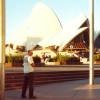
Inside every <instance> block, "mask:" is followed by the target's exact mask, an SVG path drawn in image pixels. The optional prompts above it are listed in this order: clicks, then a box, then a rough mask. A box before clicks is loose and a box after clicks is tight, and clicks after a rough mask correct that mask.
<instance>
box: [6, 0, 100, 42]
mask: <svg viewBox="0 0 100 100" xmlns="http://www.w3.org/2000/svg"><path fill="white" fill-rule="evenodd" d="M39 1H41V2H43V3H44V4H46V5H47V6H48V7H50V8H51V9H53V11H54V12H55V13H56V15H57V16H58V18H59V20H60V21H61V23H62V25H64V24H66V23H67V22H69V21H70V20H73V19H74V18H75V17H77V16H79V15H80V14H84V15H85V16H87V17H88V16H89V0H6V41H9V39H11V37H12V38H13V35H16V34H14V33H15V32H16V31H17V30H18V29H19V28H20V27H21V26H23V25H24V22H25V20H27V18H28V17H29V16H30V14H31V12H32V9H33V7H34V6H35V5H36V4H37V3H38V2H39ZM94 1H95V30H100V20H99V19H100V13H99V12H100V0H94ZM19 39H20V37H19Z"/></svg>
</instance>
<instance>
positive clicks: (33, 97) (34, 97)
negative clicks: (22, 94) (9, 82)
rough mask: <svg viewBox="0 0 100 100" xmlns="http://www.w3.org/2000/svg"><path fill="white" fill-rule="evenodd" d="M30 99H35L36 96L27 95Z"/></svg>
mask: <svg viewBox="0 0 100 100" xmlns="http://www.w3.org/2000/svg"><path fill="white" fill-rule="evenodd" d="M29 98H30V99H36V98H37V97H36V96H32V97H29Z"/></svg>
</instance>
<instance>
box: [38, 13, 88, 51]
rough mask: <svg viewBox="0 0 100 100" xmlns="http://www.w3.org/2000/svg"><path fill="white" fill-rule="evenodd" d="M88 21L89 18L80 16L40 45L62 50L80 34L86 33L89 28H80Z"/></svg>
mask: <svg viewBox="0 0 100 100" xmlns="http://www.w3.org/2000/svg"><path fill="white" fill-rule="evenodd" d="M86 20H87V18H86V17H85V16H83V15H81V16H79V17H78V18H77V19H75V20H74V21H72V22H71V23H68V24H67V25H66V27H64V28H63V30H62V31H61V32H59V33H56V34H54V35H52V36H51V37H48V38H45V39H43V40H42V41H40V42H39V45H41V46H43V47H48V46H54V45H55V46H60V48H59V50H61V49H62V48H63V47H64V45H65V44H67V43H69V42H70V41H71V40H72V39H74V38H75V37H76V36H77V35H78V34H80V33H81V32H82V31H85V30H86V29H87V28H88V27H83V28H80V27H81V25H82V24H83V23H84V22H85V21H86Z"/></svg>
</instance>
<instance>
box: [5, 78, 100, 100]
mask: <svg viewBox="0 0 100 100" xmlns="http://www.w3.org/2000/svg"><path fill="white" fill-rule="evenodd" d="M20 94H21V90H13V91H6V93H5V100H33V99H29V98H27V99H21V98H20ZM35 95H36V96H37V99H36V100H100V78H97V79H95V84H94V85H93V86H89V85H88V80H79V81H69V82H61V83H52V84H46V85H40V86H36V87H35Z"/></svg>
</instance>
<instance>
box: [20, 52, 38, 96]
mask: <svg viewBox="0 0 100 100" xmlns="http://www.w3.org/2000/svg"><path fill="white" fill-rule="evenodd" d="M32 55H33V53H32V51H31V50H28V52H27V54H26V55H25V56H24V59H23V66H24V82H23V87H22V94H21V97H22V98H26V91H27V88H29V98H36V97H35V96H34V93H33V92H34V87H33V77H34V67H35V65H34V61H33V58H32Z"/></svg>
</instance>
